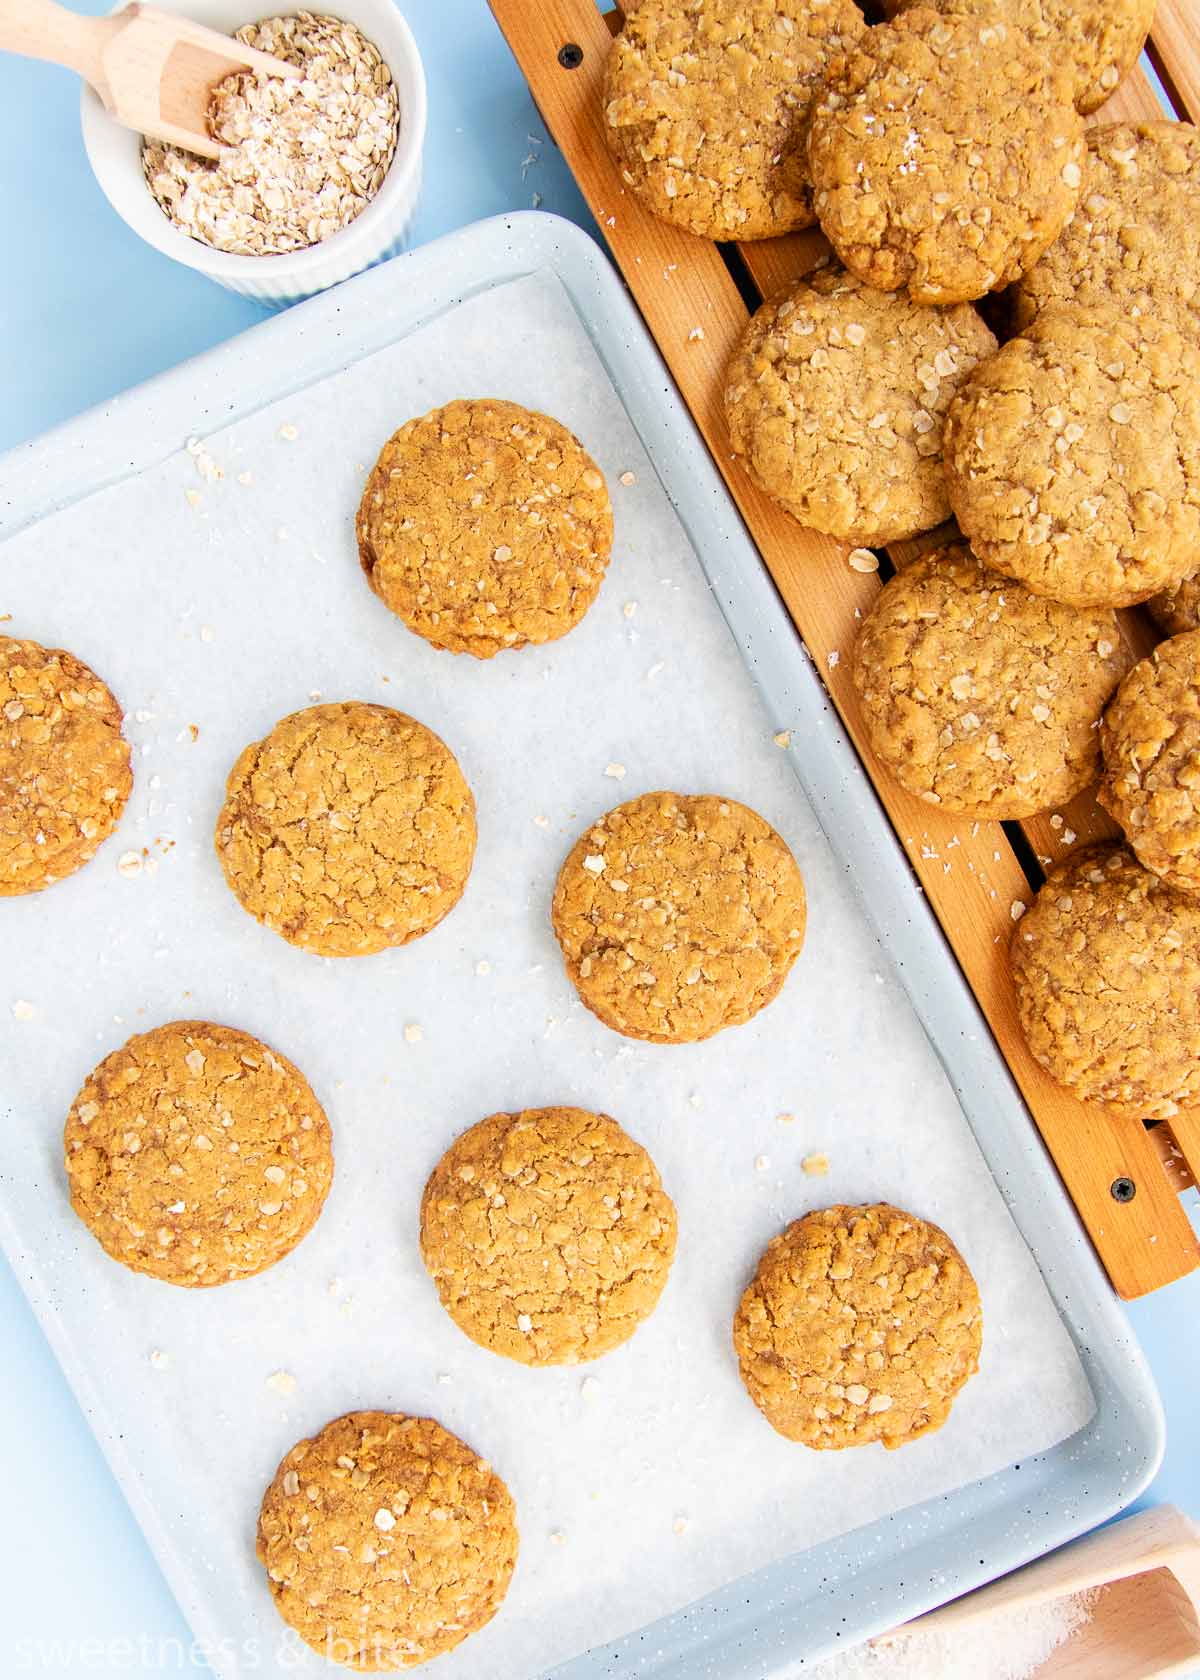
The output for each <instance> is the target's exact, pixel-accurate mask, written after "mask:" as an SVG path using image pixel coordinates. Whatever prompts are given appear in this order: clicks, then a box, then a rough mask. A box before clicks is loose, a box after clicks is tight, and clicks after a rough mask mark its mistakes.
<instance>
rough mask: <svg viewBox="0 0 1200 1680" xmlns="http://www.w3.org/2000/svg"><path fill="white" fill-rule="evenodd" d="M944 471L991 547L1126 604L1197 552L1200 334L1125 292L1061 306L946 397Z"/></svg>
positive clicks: (1040, 588)
mask: <svg viewBox="0 0 1200 1680" xmlns="http://www.w3.org/2000/svg"><path fill="white" fill-rule="evenodd" d="M944 449H945V462H946V483H947V488H948V489H949V492H950V502H951V505H952V507H953V508H954V512H955V514H956V516H957V518H958V522H959V524H960V525H961V527H962V529H963V532H964V533H965V535H966V537H967V539H968V540H969V542H970V544H971V547H972V548H973V549H974V550H975V552H976V554H978V555H979V557H980V559H982V560H985V561H987V563H988V564H989V565H990V566H994V567H995V568H996V570H997V571H1001V572H1004V573H1006V574H1007V575H1009V576H1011V577H1016V578H1019V579H1020V580H1021V581H1022V582H1023V583H1025V584H1027V585H1028V586H1029V588H1030V589H1033V590H1036V591H1037V593H1039V594H1042V595H1050V596H1052V597H1053V598H1054V599H1055V600H1059V601H1067V602H1070V603H1072V604H1073V605H1075V606H1112V607H1117V606H1129V605H1131V604H1132V603H1133V602H1135V601H1144V600H1145V599H1146V597H1147V596H1149V595H1153V594H1155V593H1157V592H1158V591H1159V590H1161V589H1163V588H1165V587H1166V586H1168V585H1169V584H1171V583H1173V582H1174V581H1175V580H1176V579H1178V578H1180V577H1183V576H1185V575H1186V574H1187V573H1189V572H1190V571H1192V570H1194V568H1195V566H1196V560H1197V554H1198V552H1200V345H1198V344H1197V343H1196V342H1195V341H1194V340H1192V339H1190V338H1189V337H1188V335H1187V334H1186V333H1183V332H1181V331H1179V330H1178V329H1177V327H1176V326H1175V324H1174V322H1173V321H1171V320H1159V319H1157V318H1155V317H1146V318H1144V319H1138V318H1135V317H1132V316H1129V315H1127V314H1126V313H1125V311H1124V309H1123V308H1122V306H1121V305H1120V304H1117V303H1108V304H1103V305H1101V304H1096V305H1084V306H1075V305H1071V306H1068V305H1060V306H1059V307H1058V308H1056V309H1053V310H1047V311H1045V312H1044V313H1043V314H1041V315H1039V316H1038V318H1037V320H1036V321H1035V322H1034V323H1033V325H1032V326H1031V327H1029V328H1028V329H1027V330H1026V332H1025V334H1024V335H1023V336H1022V337H1020V338H1014V339H1010V340H1009V342H1008V343H1007V344H1006V345H1004V347H1003V348H1002V349H1001V350H1000V351H998V353H997V354H996V355H995V356H993V357H991V359H990V360H989V361H986V362H982V363H981V364H980V365H979V366H978V367H977V368H976V369H975V370H974V372H973V373H972V374H971V375H970V377H969V378H968V379H967V380H966V382H965V383H964V385H963V387H962V389H961V390H960V391H959V393H958V395H957V396H956V397H955V398H954V400H953V402H952V403H951V405H950V412H949V414H948V415H947V417H946V429H945V443H944Z"/></svg>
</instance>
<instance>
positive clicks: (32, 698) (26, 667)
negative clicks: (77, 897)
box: [0, 636, 133, 898]
mask: <svg viewBox="0 0 1200 1680" xmlns="http://www.w3.org/2000/svg"><path fill="white" fill-rule="evenodd" d="M123 718H124V714H123V713H122V711H121V708H120V706H119V705H118V704H117V702H116V700H115V699H114V697H113V695H112V693H111V691H110V690H109V689H108V688H107V687H106V686H105V684H104V683H102V682H101V681H100V678H99V677H98V676H97V675H96V673H95V672H94V671H91V670H89V669H88V667H87V666H86V665H85V664H84V663H83V661H82V660H79V659H76V658H75V656H74V654H71V653H65V652H64V651H63V649H62V648H46V647H42V645H41V643H40V642H23V641H19V640H18V639H17V638H16V637H13V636H0V898H5V897H14V896H16V895H17V894H19V893H32V892H40V891H41V890H42V888H43V887H48V886H50V885H51V884H52V883H53V882H55V881H61V880H62V878H63V876H64V875H72V874H74V872H75V870H77V869H81V868H82V867H83V865H84V864H85V863H86V862H87V861H88V859H89V858H90V857H91V856H92V854H93V853H94V852H95V850H96V848H97V847H98V846H99V844H100V842H101V841H102V840H106V839H107V838H108V836H109V835H110V834H111V833H112V831H113V829H114V828H116V826H117V824H118V823H119V822H120V820H121V813H122V811H123V810H124V809H125V801H126V800H127V799H128V798H129V791H130V789H131V788H132V786H133V772H132V771H131V769H130V767H129V743H128V742H127V741H126V740H125V737H124V736H123V735H122V734H121V724H122V721H123Z"/></svg>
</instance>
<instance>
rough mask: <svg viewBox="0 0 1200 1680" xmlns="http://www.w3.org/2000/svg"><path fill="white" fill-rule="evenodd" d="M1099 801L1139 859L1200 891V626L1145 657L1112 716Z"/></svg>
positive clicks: (1107, 721) (1184, 887)
mask: <svg viewBox="0 0 1200 1680" xmlns="http://www.w3.org/2000/svg"><path fill="white" fill-rule="evenodd" d="M1102 739H1103V744H1104V780H1103V781H1102V782H1101V784H1100V791H1099V795H1098V797H1099V800H1100V803H1101V805H1103V806H1104V808H1105V810H1106V811H1108V812H1109V814H1110V815H1111V816H1113V817H1115V818H1116V820H1117V821H1118V822H1119V823H1120V825H1121V827H1122V828H1123V829H1124V830H1125V838H1126V839H1127V840H1128V841H1129V844H1130V845H1131V846H1132V848H1133V850H1134V853H1135V854H1136V856H1137V860H1138V862H1139V863H1141V864H1143V865H1144V866H1145V868H1147V869H1151V870H1153V871H1154V873H1155V874H1156V875H1161V876H1162V878H1163V880H1164V881H1167V882H1168V883H1169V884H1170V885H1171V886H1173V887H1178V888H1179V889H1180V890H1181V891H1182V892H1191V893H1200V630H1191V631H1189V632H1188V633H1187V634H1186V635H1183V636H1173V637H1172V638H1171V639H1170V640H1169V641H1166V642H1162V643H1160V644H1159V646H1158V647H1156V648H1155V649H1154V652H1153V653H1152V654H1150V656H1149V658H1147V659H1143V660H1140V661H1139V662H1138V664H1136V665H1135V666H1134V668H1133V670H1132V671H1130V673H1129V675H1128V676H1127V677H1126V678H1125V680H1124V682H1123V683H1122V684H1121V686H1120V688H1119V689H1118V690H1117V693H1116V697H1115V698H1114V700H1113V701H1112V704H1111V705H1110V706H1109V708H1108V710H1107V711H1106V712H1105V714H1104V725H1103V730H1102Z"/></svg>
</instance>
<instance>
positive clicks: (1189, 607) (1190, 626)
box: [1146, 577, 1200, 636]
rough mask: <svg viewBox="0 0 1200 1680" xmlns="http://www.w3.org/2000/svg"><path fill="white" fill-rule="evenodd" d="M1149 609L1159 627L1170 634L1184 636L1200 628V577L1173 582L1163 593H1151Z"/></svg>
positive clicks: (1148, 603) (1148, 602) (1147, 604)
mask: <svg viewBox="0 0 1200 1680" xmlns="http://www.w3.org/2000/svg"><path fill="white" fill-rule="evenodd" d="M1146 607H1147V610H1148V611H1149V613H1150V616H1151V618H1152V619H1153V620H1154V622H1155V624H1157V625H1158V627H1159V629H1160V630H1162V631H1164V632H1165V634H1166V635H1168V636H1182V635H1183V634H1184V632H1185V631H1187V630H1200V577H1190V578H1184V579H1183V581H1182V583H1173V584H1171V586H1170V587H1169V588H1168V589H1164V590H1163V592H1162V594H1161V595H1151V597H1150V599H1149V600H1148V601H1147V602H1146Z"/></svg>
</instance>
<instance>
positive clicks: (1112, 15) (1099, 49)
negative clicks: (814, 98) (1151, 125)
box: [883, 0, 1155, 114]
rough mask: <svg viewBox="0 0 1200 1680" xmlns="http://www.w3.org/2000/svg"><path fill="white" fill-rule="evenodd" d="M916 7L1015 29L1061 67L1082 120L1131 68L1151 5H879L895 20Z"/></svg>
mask: <svg viewBox="0 0 1200 1680" xmlns="http://www.w3.org/2000/svg"><path fill="white" fill-rule="evenodd" d="M917 4H921V5H926V6H932V7H933V9H934V10H935V11H938V12H942V13H946V12H965V13H968V14H970V15H971V16H973V17H985V16H987V15H989V14H993V15H999V16H1000V17H1002V18H1005V19H1006V20H1007V21H1009V22H1011V23H1015V24H1016V26H1017V28H1018V29H1023V30H1024V31H1025V33H1026V35H1028V37H1029V39H1030V40H1031V41H1032V42H1033V44H1034V46H1035V47H1037V48H1039V50H1040V51H1042V52H1043V53H1045V54H1046V55H1047V56H1048V57H1052V58H1054V59H1055V60H1056V61H1059V62H1062V63H1064V64H1065V65H1066V66H1067V68H1068V69H1069V71H1070V74H1071V80H1072V84H1073V86H1074V90H1075V109H1076V110H1077V111H1079V112H1082V113H1084V114H1086V113H1087V112H1088V111H1094V110H1096V109H1097V108H1098V107H1099V106H1101V105H1103V104H1104V101H1105V100H1106V99H1107V98H1109V96H1110V95H1111V94H1113V93H1115V91H1116V89H1117V87H1118V86H1119V85H1120V83H1121V81H1122V79H1123V78H1124V77H1125V76H1126V75H1127V74H1128V72H1129V71H1130V70H1131V69H1132V67H1133V66H1134V64H1136V63H1137V57H1138V54H1139V53H1140V52H1141V50H1142V46H1143V44H1144V42H1145V39H1146V36H1147V35H1148V34H1149V31H1150V25H1151V23H1152V22H1153V21H1154V4H1155V0H884V7H883V9H884V11H885V12H886V13H887V14H888V16H889V17H895V16H897V14H898V13H900V12H903V11H907V10H908V9H909V8H910V7H911V6H913V5H917Z"/></svg>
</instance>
